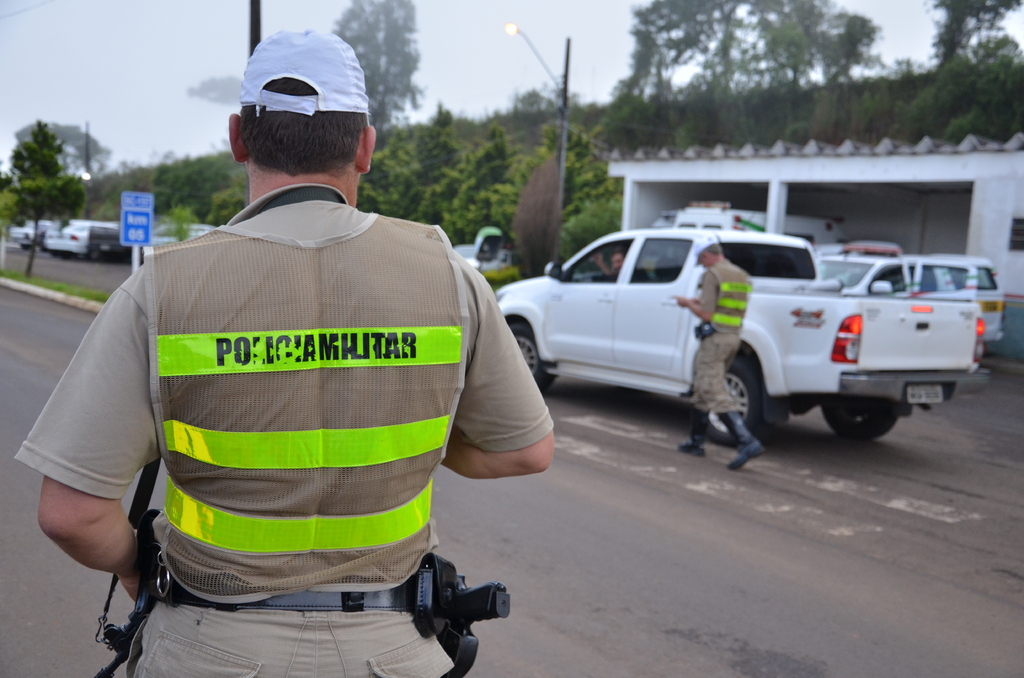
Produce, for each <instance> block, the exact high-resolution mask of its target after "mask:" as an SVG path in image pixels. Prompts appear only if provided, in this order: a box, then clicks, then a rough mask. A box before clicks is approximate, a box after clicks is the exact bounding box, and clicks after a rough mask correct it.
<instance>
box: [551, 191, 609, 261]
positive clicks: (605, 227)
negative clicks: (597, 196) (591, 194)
mask: <svg viewBox="0 0 1024 678" xmlns="http://www.w3.org/2000/svg"><path fill="white" fill-rule="evenodd" d="M621 227H622V201H621V200H617V199H611V200H601V201H598V202H592V203H590V204H589V205H587V206H586V207H584V208H583V210H582V211H581V212H580V213H579V214H577V215H576V216H574V217H573V218H572V219H569V221H567V222H565V225H564V226H563V227H562V244H561V247H560V250H559V251H560V252H561V254H562V261H565V260H567V259H568V258H569V257H571V256H572V255H574V254H576V253H577V252H579V251H580V250H581V249H583V248H584V247H586V246H587V245H589V244H590V243H592V242H594V241H595V240H597V239H598V238H600V237H601V236H602V235H608V234H609V233H614V232H615V231H617V230H619V229H620V228H621Z"/></svg>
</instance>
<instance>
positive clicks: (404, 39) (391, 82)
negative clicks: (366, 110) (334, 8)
mask: <svg viewBox="0 0 1024 678" xmlns="http://www.w3.org/2000/svg"><path fill="white" fill-rule="evenodd" d="M334 32H335V34H336V35H338V36H339V37H340V38H341V39H342V40H344V41H345V42H347V43H348V44H350V45H351V46H352V49H354V50H355V52H356V56H357V57H358V58H359V64H360V65H361V66H362V67H363V73H364V74H365V76H366V95H367V97H368V98H369V100H370V122H371V123H372V124H373V125H375V126H376V127H379V128H380V129H382V130H384V131H386V130H388V128H389V127H390V126H391V125H392V124H394V123H396V122H397V121H398V119H399V118H400V117H401V115H402V113H403V112H404V111H405V108H406V106H410V107H412V108H417V107H418V106H419V98H420V96H422V94H423V92H422V90H420V88H419V87H417V86H416V85H415V84H414V83H413V81H412V76H413V74H414V73H415V72H416V69H417V68H419V64H420V53H419V50H418V49H417V48H416V39H415V37H414V35H415V33H416V7H415V6H414V5H413V4H412V0H353V2H352V5H351V6H350V7H349V8H348V9H347V10H345V13H344V14H342V15H341V19H339V20H338V22H337V24H335V26H334Z"/></svg>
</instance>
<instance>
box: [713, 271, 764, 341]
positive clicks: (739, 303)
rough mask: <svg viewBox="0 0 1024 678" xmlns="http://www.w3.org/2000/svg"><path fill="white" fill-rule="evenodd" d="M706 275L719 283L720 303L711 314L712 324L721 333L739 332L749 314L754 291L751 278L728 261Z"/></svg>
mask: <svg viewBox="0 0 1024 678" xmlns="http://www.w3.org/2000/svg"><path fill="white" fill-rule="evenodd" d="M705 275H706V276H709V277H710V276H714V278H715V279H716V280H717V281H718V303H717V304H716V305H715V310H714V311H713V312H712V314H711V324H712V325H714V326H715V329H717V330H718V331H720V332H738V331H739V328H740V326H741V325H743V316H745V315H746V313H747V299H748V297H749V296H750V292H751V291H752V290H753V289H754V288H753V287H752V286H751V285H750V276H748V275H747V272H746V271H744V270H743V269H742V268H740V267H739V266H736V265H735V264H733V263H732V262H731V261H729V260H728V259H722V260H721V261H719V262H718V263H717V264H715V265H714V266H712V267H711V268H710V269H708V271H707V273H706V274H705ZM705 283H707V278H705Z"/></svg>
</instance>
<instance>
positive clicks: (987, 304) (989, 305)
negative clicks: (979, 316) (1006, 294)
mask: <svg viewBox="0 0 1024 678" xmlns="http://www.w3.org/2000/svg"><path fill="white" fill-rule="evenodd" d="M978 303H979V304H981V312H982V313H999V312H1000V311H1002V310H1003V302H1001V301H979V302H978Z"/></svg>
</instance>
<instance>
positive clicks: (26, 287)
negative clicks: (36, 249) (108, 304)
mask: <svg viewBox="0 0 1024 678" xmlns="http://www.w3.org/2000/svg"><path fill="white" fill-rule="evenodd" d="M0 287H8V288H10V289H12V290H18V291H19V292H24V293H25V294H31V295H33V296H36V297H42V298H43V299H49V300H50V301H56V302H58V303H61V304H67V305H68V306H74V307H75V308H80V309H82V310H83V311H92V312H93V313H99V312H100V309H101V308H103V304H102V303H101V302H99V301H90V300H89V299H83V298H82V297H76V296H74V295H71V294H64V293H63V292H57V291H55V290H48V289H46V288H45V287H39V286H38V285H30V284H29V283H23V282H20V281H18V280H11V279H10V278H0Z"/></svg>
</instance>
